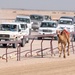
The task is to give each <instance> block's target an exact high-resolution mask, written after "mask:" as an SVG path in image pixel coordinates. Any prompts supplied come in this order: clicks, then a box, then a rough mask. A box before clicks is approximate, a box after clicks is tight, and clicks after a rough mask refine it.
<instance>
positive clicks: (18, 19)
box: [15, 18, 30, 23]
mask: <svg viewBox="0 0 75 75" xmlns="http://www.w3.org/2000/svg"><path fill="white" fill-rule="evenodd" d="M15 22H26V23H30V20H29V19H27V18H16V20H15Z"/></svg>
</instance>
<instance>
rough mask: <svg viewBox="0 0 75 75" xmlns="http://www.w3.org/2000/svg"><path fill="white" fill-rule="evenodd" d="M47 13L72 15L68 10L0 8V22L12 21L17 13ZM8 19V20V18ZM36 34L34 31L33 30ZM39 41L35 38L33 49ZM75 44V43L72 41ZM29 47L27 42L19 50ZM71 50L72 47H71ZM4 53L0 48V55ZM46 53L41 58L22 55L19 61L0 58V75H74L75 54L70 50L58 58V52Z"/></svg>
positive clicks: (56, 16)
mask: <svg viewBox="0 0 75 75" xmlns="http://www.w3.org/2000/svg"><path fill="white" fill-rule="evenodd" d="M32 13H36V14H37V13H39V14H48V15H51V16H52V18H53V19H58V18H59V17H60V16H61V15H69V16H74V14H75V13H74V12H70V11H32V10H30V11H29V10H14V9H13V10H11V9H1V10H0V19H1V20H0V22H4V21H12V20H11V19H15V17H16V16H17V15H18V14H26V15H27V14H28V15H29V14H32ZM9 19H10V20H9ZM33 34H36V32H33ZM39 42H40V41H38V40H35V42H34V44H33V49H36V48H39V47H40V44H39ZM74 44H75V43H74ZM53 45H54V46H53V47H56V46H57V41H54V42H53ZM43 47H49V41H45V42H44V44H43ZM25 49H30V42H29V44H27V45H25V47H23V48H21V50H25ZM11 50H12V51H13V50H16V49H12V48H9V49H8V51H11ZM71 50H72V49H71ZM3 53H5V48H0V55H1V54H3ZM46 54H48V55H46V56H44V58H41V57H40V56H39V57H37V56H33V57H26V58H24V57H22V58H21V61H16V58H14V59H9V60H8V62H6V61H5V60H3V59H0V75H75V54H73V53H72V52H70V56H66V58H65V59H64V58H63V55H62V57H61V58H59V56H58V54H56V55H55V56H53V57H51V55H49V54H50V53H49V51H48V52H47V53H46Z"/></svg>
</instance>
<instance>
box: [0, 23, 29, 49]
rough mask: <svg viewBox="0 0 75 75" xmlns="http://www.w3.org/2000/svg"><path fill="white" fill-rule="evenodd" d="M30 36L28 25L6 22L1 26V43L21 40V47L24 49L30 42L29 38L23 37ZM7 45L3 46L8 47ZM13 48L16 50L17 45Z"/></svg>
mask: <svg viewBox="0 0 75 75" xmlns="http://www.w3.org/2000/svg"><path fill="white" fill-rule="evenodd" d="M26 35H29V28H28V27H27V24H26V23H17V22H11V23H10V22H5V23H2V24H0V41H8V40H9V41H13V40H14V41H15V40H21V46H22V47H23V46H24V45H25V43H26V42H29V38H24V37H23V36H26ZM6 45H7V44H3V46H6ZM12 46H13V48H16V46H17V44H16V43H14V44H12Z"/></svg>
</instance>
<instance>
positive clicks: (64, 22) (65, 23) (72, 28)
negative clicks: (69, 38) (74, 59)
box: [58, 16, 75, 40]
mask: <svg viewBox="0 0 75 75" xmlns="http://www.w3.org/2000/svg"><path fill="white" fill-rule="evenodd" d="M58 26H59V28H60V29H61V30H63V29H64V28H66V29H67V30H68V31H69V32H70V33H71V32H75V18H74V17H70V16H62V17H60V19H59V20H58ZM74 40H75V35H74Z"/></svg>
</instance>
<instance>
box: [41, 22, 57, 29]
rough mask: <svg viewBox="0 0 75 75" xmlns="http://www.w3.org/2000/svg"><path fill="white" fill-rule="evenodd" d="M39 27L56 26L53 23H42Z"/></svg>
mask: <svg viewBox="0 0 75 75" xmlns="http://www.w3.org/2000/svg"><path fill="white" fill-rule="evenodd" d="M40 27H51V28H56V27H57V24H56V23H53V22H42V23H41V26H40Z"/></svg>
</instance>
